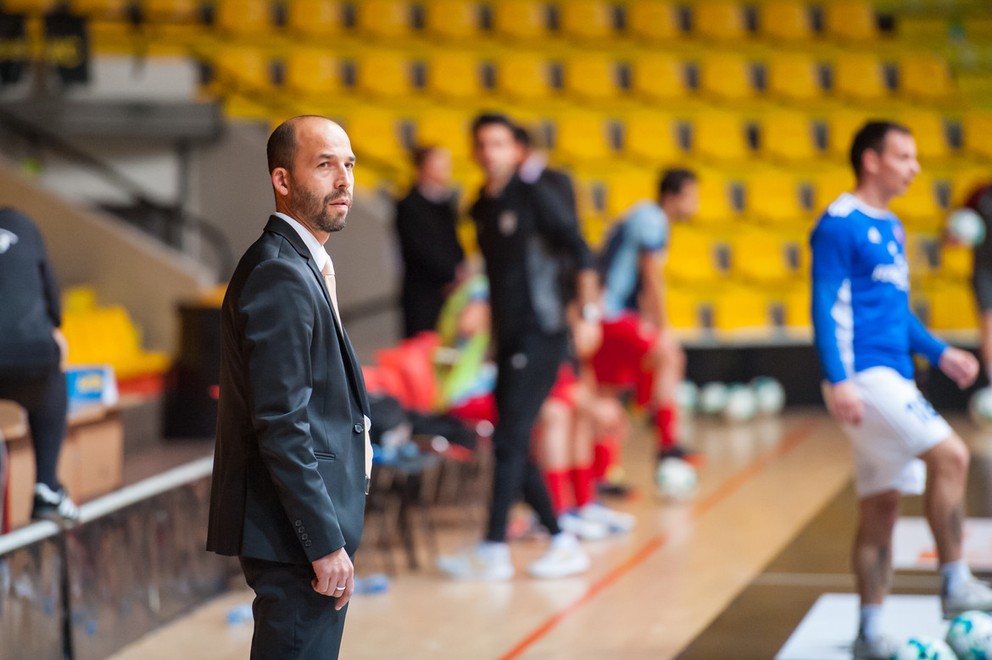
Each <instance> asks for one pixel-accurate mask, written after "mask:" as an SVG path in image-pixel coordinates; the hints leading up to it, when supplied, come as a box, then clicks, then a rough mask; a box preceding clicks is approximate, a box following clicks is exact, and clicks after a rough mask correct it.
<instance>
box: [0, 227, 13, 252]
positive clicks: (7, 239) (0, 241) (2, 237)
mask: <svg viewBox="0 0 992 660" xmlns="http://www.w3.org/2000/svg"><path fill="white" fill-rule="evenodd" d="M15 243H17V234H15V233H14V232H12V231H7V230H6V229H0V254H3V253H4V252H6V251H7V250H9V249H10V246H11V245H14V244H15Z"/></svg>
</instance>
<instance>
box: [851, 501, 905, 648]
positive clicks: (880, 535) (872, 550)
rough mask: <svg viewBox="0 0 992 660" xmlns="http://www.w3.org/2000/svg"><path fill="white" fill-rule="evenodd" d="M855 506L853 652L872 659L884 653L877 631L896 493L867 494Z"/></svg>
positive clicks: (886, 581)
mask: <svg viewBox="0 0 992 660" xmlns="http://www.w3.org/2000/svg"><path fill="white" fill-rule="evenodd" d="M858 506H859V518H858V531H857V534H856V536H855V538H854V548H853V550H852V553H851V565H852V567H853V569H854V576H855V580H856V582H857V588H858V595H859V596H860V597H861V611H860V617H859V624H858V641H857V642H856V643H855V647H854V655H855V657H857V658H873V657H877V656H878V655H885V653H887V652H888V649H887V648H886V643H885V642H886V640H885V637H884V635H882V632H881V630H880V623H881V608H882V602H883V601H884V600H885V596H886V595H887V594H888V593H889V585H890V584H891V581H892V531H893V529H894V528H895V524H896V520H897V519H898V518H899V492H898V491H895V490H889V491H885V492H883V493H878V494H876V495H869V496H868V497H865V498H862V499H861V501H860V502H859V505H858ZM877 645H880V648H878V647H877ZM882 649H884V651H883V652H881V653H880V652H879V651H881V650H882Z"/></svg>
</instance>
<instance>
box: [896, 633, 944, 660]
mask: <svg viewBox="0 0 992 660" xmlns="http://www.w3.org/2000/svg"><path fill="white" fill-rule="evenodd" d="M895 660H957V656H956V655H954V651H952V650H951V647H950V646H948V645H947V642H945V641H944V640H942V639H937V638H936V637H924V636H922V635H921V636H918V637H910V638H909V639H908V640H906V643H905V644H903V645H902V646H901V647H899V652H898V653H896V657H895Z"/></svg>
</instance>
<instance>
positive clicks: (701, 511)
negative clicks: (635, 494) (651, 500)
mask: <svg viewBox="0 0 992 660" xmlns="http://www.w3.org/2000/svg"><path fill="white" fill-rule="evenodd" d="M816 424H817V420H815V419H806V420H805V421H804V422H802V423H801V424H799V425H798V426H796V428H794V429H793V430H792V431H790V432H789V433H788V434H787V435H786V436H785V437H784V438H782V442H780V443H779V444H778V445H776V446H775V448H774V449H772V450H771V451H769V452H767V453H765V454H762V455H761V456H759V457H757V458H756V459H754V460H753V461H751V463H749V464H748V465H747V466H746V467H744V468H742V469H741V470H740V471H739V472H737V473H736V474H734V476H732V477H731V478H730V479H728V480H727V481H725V482H723V483H722V484H721V485H720V487H719V488H717V489H716V490H714V491H713V492H712V493H710V494H709V495H708V496H707V497H705V498H703V499H701V500H699V501H698V502H696V504H695V505H694V506H693V507H692V515H691V516H690V518H689V521H688V522H689V523H690V524H691V522H692V521H694V520H696V519H698V518H700V517H702V516H704V515H706V513H707V512H708V511H709V510H710V509H712V508H713V507H715V506H716V505H717V504H719V503H721V502H723V501H724V500H726V499H727V498H728V497H730V496H731V495H732V494H733V493H735V492H736V491H737V490H738V489H740V488H741V487H742V486H743V485H744V484H746V483H747V482H748V481H749V480H751V479H753V478H754V477H756V476H757V475H758V474H760V473H761V471H762V470H764V469H765V468H767V467H768V466H769V465H771V464H772V463H773V462H775V461H776V460H778V459H780V458H782V457H783V456H785V455H786V454H788V453H789V452H790V451H792V450H793V449H795V448H796V447H798V446H799V444H800V443H802V441H803V440H805V439H806V438H807V437H808V436H809V434H810V432H812V430H813V428H814V427H815V426H816ZM667 542H668V536H667V535H666V534H664V533H658V534H655V535H654V536H652V537H651V538H649V539H648V540H647V541H645V542H644V544H643V545H641V547H640V548H638V549H637V550H636V551H635V552H634V553H633V554H632V555H631V556H630V557H628V558H627V559H626V560H624V561H623V562H622V563H620V564H619V565H617V566H616V567H615V568H613V570H611V571H610V572H608V573H607V574H606V575H604V576H603V577H601V578H600V579H599V580H597V581H595V582H593V583H592V584H591V585H589V588H588V589H587V590H586V591H585V593H584V594H582V595H581V596H579V597H578V598H577V599H575V600H574V601H572V602H571V603H569V604H568V605H566V606H565V607H563V608H561V609H560V610H558V611H557V612H555V613H554V614H552V615H551V616H550V617H548V618H547V619H546V620H545V621H544V622H543V623H542V624H541V625H539V626H538V627H537V628H535V629H534V630H533V631H531V632H530V633H529V634H528V635H527V636H526V637H524V638H523V639H522V640H520V642H518V643H517V644H516V645H515V646H514V647H513V648H511V649H510V650H509V651H507V652H506V653H504V654H503V655H502V656H500V660H512V659H514V658H519V657H520V656H521V655H522V654H523V653H525V652H526V651H527V649H529V648H530V647H531V646H533V645H534V644H536V643H537V642H538V641H540V640H541V639H542V638H543V637H544V636H546V635H547V634H548V633H549V632H551V631H552V630H553V629H554V628H555V627H556V626H557V625H558V624H559V623H561V622H562V621H564V620H565V619H567V618H568V617H569V616H571V615H572V613H573V612H575V611H576V610H578V609H579V608H581V607H582V606H583V605H585V604H586V603H588V602H589V601H591V600H592V599H593V598H595V597H596V596H597V595H599V593H600V592H602V591H603V590H604V589H606V588H607V587H609V586H610V585H612V584H613V583H615V582H617V581H618V580H619V579H620V578H622V577H623V576H624V575H626V574H627V573H629V572H630V571H631V570H633V569H634V568H636V567H637V566H638V565H639V564H641V563H643V562H644V561H645V560H646V559H647V558H648V557H650V556H651V555H652V554H654V553H655V552H657V551H658V550H660V549H661V548H663V547H664V546H665V544H666V543H667Z"/></svg>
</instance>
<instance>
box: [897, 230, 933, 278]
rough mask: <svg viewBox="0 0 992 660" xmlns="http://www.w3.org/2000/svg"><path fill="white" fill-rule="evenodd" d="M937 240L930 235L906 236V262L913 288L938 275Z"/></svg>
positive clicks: (914, 234) (913, 234) (916, 234)
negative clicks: (935, 260)
mask: <svg viewBox="0 0 992 660" xmlns="http://www.w3.org/2000/svg"><path fill="white" fill-rule="evenodd" d="M936 242H937V241H936V238H935V237H934V236H932V235H930V234H921V233H912V234H908V235H907V236H906V243H905V249H906V261H908V262H909V275H910V279H911V282H912V285H913V286H917V285H918V284H919V283H921V282H925V281H927V280H929V279H930V278H931V277H933V276H934V274H935V273H936V270H935V267H936V264H935V263H934V257H935V256H936V251H937V250H936Z"/></svg>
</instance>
